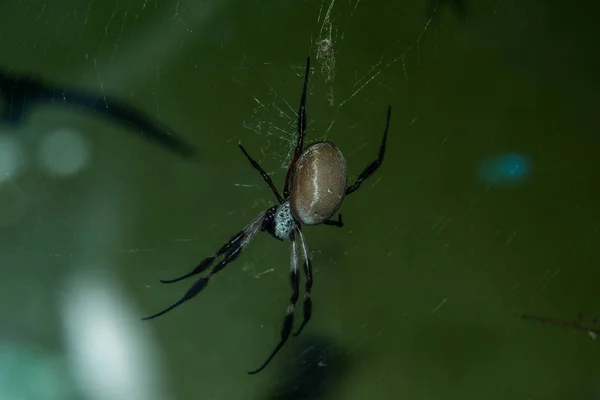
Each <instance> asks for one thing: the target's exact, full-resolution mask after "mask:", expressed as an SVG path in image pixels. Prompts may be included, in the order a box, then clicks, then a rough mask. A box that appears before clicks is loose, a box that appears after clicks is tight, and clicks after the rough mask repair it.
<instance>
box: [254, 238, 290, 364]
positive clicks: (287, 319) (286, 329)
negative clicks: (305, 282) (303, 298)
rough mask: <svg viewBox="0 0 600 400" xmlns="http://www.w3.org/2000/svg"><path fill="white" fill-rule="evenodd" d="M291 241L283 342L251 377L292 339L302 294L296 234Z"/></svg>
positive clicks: (282, 334) (282, 332) (280, 342)
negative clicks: (299, 299) (287, 303)
mask: <svg viewBox="0 0 600 400" xmlns="http://www.w3.org/2000/svg"><path fill="white" fill-rule="evenodd" d="M290 240H291V242H292V260H291V268H290V279H291V283H292V296H291V297H290V304H289V306H288V308H287V313H286V314H285V318H284V320H283V326H282V328H281V340H280V341H279V343H278V344H277V346H276V347H275V349H274V350H273V351H272V352H271V354H270V355H269V357H268V358H267V360H266V361H265V362H264V363H263V364H262V365H261V366H260V367H258V368H257V369H255V370H254V371H250V372H248V374H249V375H254V374H257V373H259V372H260V371H262V370H263V369H265V367H266V366H267V365H268V364H269V363H270V362H271V360H272V359H273V357H275V355H276V354H277V353H278V352H279V350H281V348H282V347H283V345H284V344H285V342H287V340H288V339H289V337H290V333H291V332H292V327H293V325H294V308H295V307H296V302H297V301H298V296H299V292H300V276H299V274H298V250H297V244H296V237H295V235H294V232H292V235H291V236H290Z"/></svg>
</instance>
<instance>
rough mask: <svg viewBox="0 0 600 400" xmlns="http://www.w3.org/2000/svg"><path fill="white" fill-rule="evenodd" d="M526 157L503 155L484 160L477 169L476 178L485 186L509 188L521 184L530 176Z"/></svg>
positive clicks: (512, 154) (513, 154)
mask: <svg viewBox="0 0 600 400" xmlns="http://www.w3.org/2000/svg"><path fill="white" fill-rule="evenodd" d="M531 170H532V163H531V160H530V158H529V157H528V156H526V155H524V154H518V153H505V154H500V155H497V156H495V157H492V158H489V159H487V160H485V161H484V162H483V163H482V164H481V165H480V167H479V170H478V178H479V180H480V181H481V182H483V183H485V184H487V185H494V186H509V185H516V184H518V183H521V182H523V181H524V180H526V179H527V178H528V177H529V176H530V175H531Z"/></svg>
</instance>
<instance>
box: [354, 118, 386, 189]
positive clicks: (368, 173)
mask: <svg viewBox="0 0 600 400" xmlns="http://www.w3.org/2000/svg"><path fill="white" fill-rule="evenodd" d="M391 116H392V107H391V106H388V112H387V122H386V123H385V131H384V132H383V140H382V141H381V147H379V157H377V160H375V161H373V162H372V163H371V164H369V166H368V167H367V168H365V169H364V170H363V172H361V173H360V175H359V176H358V178H356V182H354V185H352V186H350V187H348V188H347V189H346V194H347V195H348V194H350V193H352V192H355V191H356V190H358V188H359V187H360V185H361V184H362V183H363V181H364V180H365V179H367V178H368V177H369V176H371V175H372V174H373V173H374V172H375V171H377V168H379V166H380V165H381V163H382V162H383V155H384V153H385V142H386V140H387V133H388V128H389V127H390V118H391Z"/></svg>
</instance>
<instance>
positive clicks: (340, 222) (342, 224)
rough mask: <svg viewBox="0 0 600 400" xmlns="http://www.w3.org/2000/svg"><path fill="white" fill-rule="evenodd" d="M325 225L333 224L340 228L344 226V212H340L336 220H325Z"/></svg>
mask: <svg viewBox="0 0 600 400" xmlns="http://www.w3.org/2000/svg"><path fill="white" fill-rule="evenodd" d="M323 223H324V224H325V225H331V226H337V227H338V228H341V227H343V226H344V222H343V221H342V214H338V220H337V221H334V220H332V219H328V220H327V221H325V222H323Z"/></svg>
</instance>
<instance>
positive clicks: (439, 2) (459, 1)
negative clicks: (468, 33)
mask: <svg viewBox="0 0 600 400" xmlns="http://www.w3.org/2000/svg"><path fill="white" fill-rule="evenodd" d="M446 8H449V9H450V10H451V11H452V14H453V15H454V18H456V19H457V20H459V21H461V22H464V21H465V20H466V19H467V16H468V13H467V4H466V0H427V20H430V19H431V20H435V19H436V18H435V16H436V14H439V13H440V12H441V11H442V10H443V9H446Z"/></svg>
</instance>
